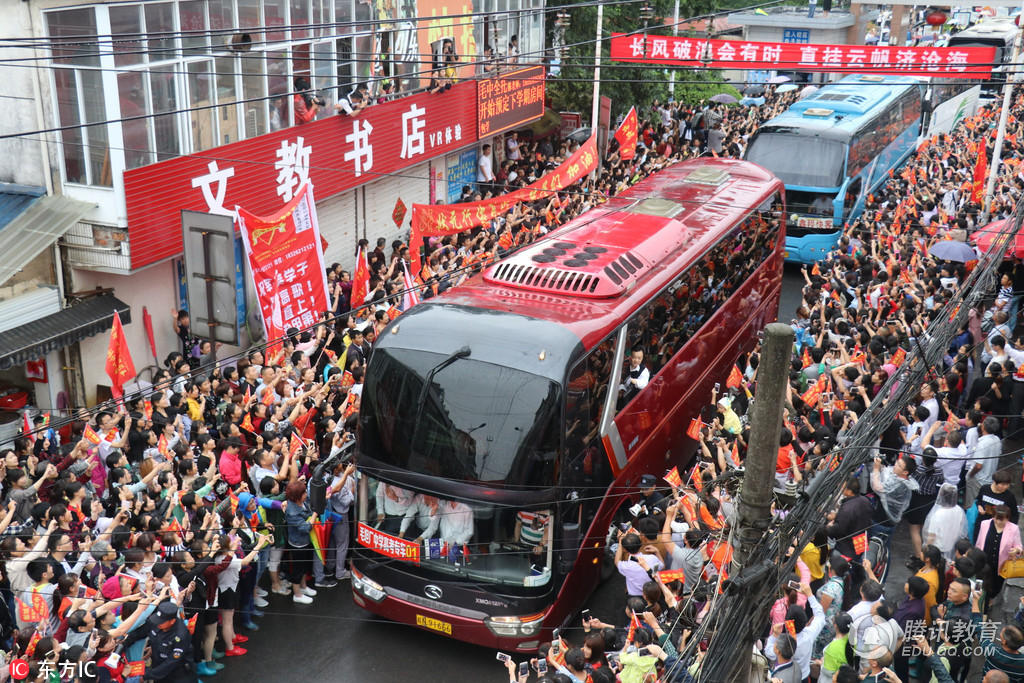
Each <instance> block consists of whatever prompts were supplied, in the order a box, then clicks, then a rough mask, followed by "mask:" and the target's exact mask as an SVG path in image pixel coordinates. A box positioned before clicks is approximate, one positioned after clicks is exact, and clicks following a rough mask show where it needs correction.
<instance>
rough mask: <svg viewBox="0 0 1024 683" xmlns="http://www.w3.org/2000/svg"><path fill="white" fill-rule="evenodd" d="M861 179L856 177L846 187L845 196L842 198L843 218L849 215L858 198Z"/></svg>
mask: <svg viewBox="0 0 1024 683" xmlns="http://www.w3.org/2000/svg"><path fill="white" fill-rule="evenodd" d="M861 187H863V185H862V181H861V179H860V178H857V179H856V180H854V181H853V182H852V183H850V184H849V185H848V186H847V187H846V197H845V198H844V199H843V218H846V217H847V216H849V215H850V211H852V210H853V207H854V205H855V204H856V203H857V200H858V199H860V194H861Z"/></svg>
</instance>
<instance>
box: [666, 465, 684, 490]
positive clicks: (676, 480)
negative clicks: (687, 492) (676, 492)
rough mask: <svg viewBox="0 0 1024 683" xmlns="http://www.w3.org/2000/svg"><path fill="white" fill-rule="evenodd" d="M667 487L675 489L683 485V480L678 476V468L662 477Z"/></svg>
mask: <svg viewBox="0 0 1024 683" xmlns="http://www.w3.org/2000/svg"><path fill="white" fill-rule="evenodd" d="M664 479H665V481H667V482H668V485H669V486H671V487H672V488H674V489H676V488H679V487H680V486H682V485H683V478H682V477H680V476H679V468H678V467H673V468H672V469H671V470H670V471H669V473H668V474H666V475H665V477H664Z"/></svg>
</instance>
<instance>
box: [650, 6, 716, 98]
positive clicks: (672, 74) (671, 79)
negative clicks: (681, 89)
mask: <svg viewBox="0 0 1024 683" xmlns="http://www.w3.org/2000/svg"><path fill="white" fill-rule="evenodd" d="M707 20H708V21H714V18H713V17H708V19H707ZM672 35H674V36H678V35H679V0H676V3H675V7H674V8H673V10H672ZM645 47H646V45H645ZM668 88H669V90H668V91H669V94H671V95H672V100H673V101H674V100H675V99H676V70H675V67H670V71H669V72H668Z"/></svg>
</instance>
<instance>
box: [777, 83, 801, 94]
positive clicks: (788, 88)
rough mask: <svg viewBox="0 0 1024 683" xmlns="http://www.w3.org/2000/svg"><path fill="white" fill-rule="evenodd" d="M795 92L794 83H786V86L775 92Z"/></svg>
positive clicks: (781, 86)
mask: <svg viewBox="0 0 1024 683" xmlns="http://www.w3.org/2000/svg"><path fill="white" fill-rule="evenodd" d="M793 90H796V86H795V85H793V84H792V83H786V84H785V85H780V86H779V87H778V89H777V90H776V91H775V92H792V91H793Z"/></svg>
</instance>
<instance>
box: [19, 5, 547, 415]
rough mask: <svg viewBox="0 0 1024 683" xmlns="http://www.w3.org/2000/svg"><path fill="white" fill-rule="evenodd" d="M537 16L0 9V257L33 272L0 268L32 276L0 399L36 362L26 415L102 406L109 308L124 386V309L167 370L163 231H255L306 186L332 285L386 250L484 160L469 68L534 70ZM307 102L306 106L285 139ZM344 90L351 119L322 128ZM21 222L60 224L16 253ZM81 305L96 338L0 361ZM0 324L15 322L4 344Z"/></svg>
mask: <svg viewBox="0 0 1024 683" xmlns="http://www.w3.org/2000/svg"><path fill="white" fill-rule="evenodd" d="M543 15H544V12H543V0H451V1H450V2H445V1H444V0H403V1H402V2H400V3H396V2H391V1H390V0H369V2H367V1H364V0H152V1H147V2H109V3H83V2H68V1H67V0H64V1H63V2H62V1H61V0H27V1H25V2H16V3H15V2H8V3H3V7H0V17H2V18H4V19H5V20H4V21H3V22H2V26H3V27H4V29H3V31H2V32H3V33H5V34H6V35H5V36H4V37H5V38H9V39H11V40H9V41H4V43H3V45H4V47H3V51H2V56H0V58H2V60H3V62H4V64H3V66H4V70H3V72H0V73H2V74H3V76H4V78H2V79H0V97H2V100H3V106H4V110H5V113H6V115H5V117H4V118H5V121H4V123H3V124H0V126H2V128H0V181H6V182H8V183H13V184H17V185H18V187H9V188H7V189H8V192H7V193H6V194H5V193H4V188H3V187H2V186H0V224H2V223H3V220H4V217H5V216H4V209H5V207H4V205H3V198H4V197H10V198H11V199H10V201H9V206H10V208H9V209H8V213H9V214H10V215H11V216H13V218H11V224H10V225H8V227H6V228H3V229H0V248H2V249H3V250H4V252H5V253H6V254H8V258H11V255H12V254H14V255H16V256H17V257H18V259H21V260H25V259H29V261H33V260H38V259H43V262H41V263H39V264H36V263H34V261H33V262H32V263H30V262H29V261H26V262H25V263H24V264H20V265H19V264H15V265H18V267H19V268H26V269H27V270H26V272H28V271H31V272H32V273H35V275H33V276H32V282H30V283H29V284H28V285H25V284H21V285H20V286H18V287H13V286H11V282H0V386H2V385H4V384H5V383H6V384H10V385H17V386H26V384H25V382H24V379H25V378H24V377H23V374H24V367H25V366H24V363H25V360H26V359H27V356H28V355H31V354H33V353H37V352H38V353H42V352H43V351H44V350H46V352H47V353H46V354H44V358H43V360H45V361H46V367H47V369H48V374H49V377H50V379H51V380H52V381H51V384H52V387H51V386H50V385H47V391H46V392H40V391H37V392H36V396H35V398H34V401H35V403H36V404H37V405H40V406H42V407H46V406H55V407H56V406H57V401H58V394H60V393H61V392H65V394H66V396H67V399H68V402H69V403H70V404H71V405H83V403H85V402H91V401H93V400H95V399H96V397H97V395H98V394H99V395H100V396H102V395H103V391H102V386H103V385H107V384H109V380H108V378H107V376H106V374H105V373H104V357H105V353H106V345H107V341H108V336H107V335H106V334H98V333H97V332H101V331H103V330H105V329H109V325H110V320H111V319H112V312H113V310H114V309H115V308H117V309H119V310H120V311H121V316H122V320H123V321H126V320H127V319H130V320H131V324H129V325H127V326H126V328H125V330H126V336H127V338H128V341H129V345H130V349H131V351H132V355H133V358H134V360H135V365H136V368H137V369H140V370H141V369H142V368H143V367H145V366H147V365H150V364H154V363H156V362H158V359H155V358H154V353H153V350H152V349H151V347H150V344H149V342H148V340H147V335H146V333H145V328H144V325H143V324H141V323H142V321H143V317H144V311H143V309H144V308H145V309H146V311H145V312H148V314H149V316H150V317H151V319H152V327H153V330H154V333H155V334H154V339H155V341H156V349H155V350H156V352H157V354H158V355H159V360H162V359H163V356H165V355H166V354H167V353H168V352H170V351H172V350H175V349H177V348H178V343H177V341H176V338H175V336H174V333H173V327H172V313H171V312H172V310H174V309H177V308H179V307H180V306H182V305H183V303H184V302H183V298H182V297H183V295H182V289H181V287H180V283H181V280H182V273H181V272H180V271H181V256H182V221H181V212H182V211H183V210H187V211H200V212H207V213H213V214H218V213H220V214H226V215H230V214H231V213H232V212H233V210H234V208H235V206H238V205H240V206H244V207H245V208H247V209H250V210H252V211H255V212H257V213H260V214H273V213H274V212H275V210H276V209H279V208H280V207H281V206H282V205H283V204H284V203H285V202H286V201H287V200H288V199H290V198H291V196H292V193H293V192H294V191H295V190H296V189H297V188H298V185H299V183H301V182H302V181H303V180H305V179H307V178H308V179H310V180H311V181H312V182H313V183H314V192H315V195H316V198H317V208H318V214H319V222H320V226H321V231H322V234H323V237H324V238H325V240H326V243H327V246H326V250H325V259H326V261H327V262H328V263H331V262H341V263H343V264H351V263H352V261H353V260H354V251H355V245H356V242H357V241H358V240H359V239H360V238H364V237H365V238H368V239H371V240H373V239H374V238H376V237H385V238H387V239H388V242H389V243H390V241H391V240H392V239H405V238H406V237H407V234H408V225H409V209H410V208H411V206H412V205H413V204H414V203H427V202H433V201H448V200H450V199H452V198H454V197H457V196H458V195H459V193H460V192H461V189H462V185H463V184H464V183H466V182H472V181H473V180H474V179H475V168H476V155H477V150H478V148H479V147H480V145H481V144H482V142H483V141H484V140H488V139H490V138H491V135H490V134H487V135H480V134H479V133H478V131H479V128H478V122H479V121H478V107H477V105H478V94H477V89H476V81H475V79H476V78H477V77H479V76H481V75H482V74H483V67H482V65H483V63H484V51H485V48H487V47H493V48H494V49H495V52H496V53H497V55H496V57H495V59H496V60H497V61H498V62H499V63H500V62H502V61H503V60H504V61H506V62H508V61H509V60H508V58H507V57H503V55H506V54H507V53H508V52H509V49H510V41H511V40H512V38H513V37H516V38H517V41H518V46H517V49H518V53H519V57H518V60H519V62H520V63H526V62H540V61H541V60H542V58H543V51H544V44H543V41H544V30H543V29H544V17H543ZM8 45H14V46H15V47H8ZM446 50H447V51H448V52H452V53H454V54H455V55H456V60H457V61H456V62H454V64H452V63H451V62H447V61H445V57H444V56H443V53H445V51H446ZM442 62H443V63H444V64H446V65H448V66H451V67H452V68H453V69H454V75H455V81H456V82H455V84H454V85H453V87H451V88H450V89H449V90H447V91H443V92H440V93H429V92H425V90H424V89H425V88H426V86H428V85H429V83H430V81H431V78H443V77H445V76H448V75H451V73H450V72H448V73H446V72H445V70H444V69H443V68H437V65H438V64H440V63H442ZM502 68H504V69H506V70H507V69H508V68H512V67H511V65H510V64H509V65H508V66H504V67H502ZM306 83H308V88H309V89H310V90H311V91H315V93H316V95H317V96H319V97H322V98H323V101H324V103H325V106H323V107H320V108H319V110H318V111H317V112H316V113H315V114H314V115H313V116H312V117H311V119H312V120H309V121H308V122H304V123H303V122H300V121H299V119H301V118H303V111H302V110H303V108H304V105H305V102H306V99H304V98H303V96H302V95H300V94H297V92H298V90H303V89H305V88H306V87H307V86H306ZM358 84H367V85H368V86H369V89H370V93H371V97H370V99H371V101H372V102H373V104H372V106H369V107H367V108H366V109H364V110H362V111H357V112H356V113H355V114H353V115H346V114H341V115H338V114H337V113H336V112H335V107H334V104H335V103H337V102H339V101H341V100H346V98H348V96H349V94H350V92H352V91H353V89H354V88H355V87H356V86H357V85H358ZM385 84H388V85H390V93H391V94H390V95H388V94H387V93H386V92H385ZM378 100H380V102H378ZM385 100H386V101H385ZM297 107H298V111H296V108H297ZM480 115H481V116H483V115H484V112H482V110H481V112H480ZM15 135H17V137H2V136H15ZM498 146H499V147H500V145H498ZM19 197H20V198H21V201H20V203H19V199H18V198H19ZM40 202H43V203H46V204H47V205H48V206H47V207H44V208H45V209H46V211H47V213H45V217H49V216H51V214H52V215H59V216H60V217H61V221H60V224H59V225H51V226H50V227H49V228H48V230H49V234H50V237H49V240H48V242H47V240H45V239H44V240H43V241H44V242H47V243H46V244H45V245H44V246H43V247H42V248H41V249H40V250H38V251H36V250H35V249H32V250H24V249H22V248H21V247H20V245H19V244H18V242H19V240H20V238H19V240H16V239H14V237H15V234H14V231H12V230H11V227H12V226H13V227H15V228H17V227H18V225H17V224H20V223H23V222H25V216H26V214H27V213H28V211H31V210H32V209H31V208H29V209H27V210H26V212H25V213H18V207H19V206H21V204H26V205H29V206H36V207H37V209H36V210H37V211H38V210H40V209H39V206H38V205H39V203H40ZM36 222H38V217H37V221H36ZM54 245H57V246H54ZM29 251H35V253H33V254H29V253H28V252H29ZM28 266H32V267H31V268H27V267H28ZM239 267H240V268H242V265H241V259H239ZM0 272H2V273H3V275H7V272H6V271H0ZM25 278H27V276H23V279H25ZM26 281H27V280H26ZM14 284H15V285H17V284H18V282H17V281H16V280H15V282H14ZM26 288H27V289H26ZM40 289H42V290H45V292H44V293H42V294H41V293H40V292H38V291H36V290H40ZM97 289H98V291H99V292H100V294H99V295H98V296H93V297H91V298H89V299H86V298H85V294H84V293H92V292H95V291H97ZM28 290H31V291H28ZM73 294H74V295H75V296H72V295H73ZM32 297H35V298H32ZM250 297H251V295H250V296H245V295H242V296H240V297H239V301H238V302H237V303H238V308H239V311H238V314H239V319H240V320H245V319H246V317H247V313H248V312H249V311H250V310H251V311H256V310H257V308H258V307H257V306H255V305H254V303H253V302H252V301H251V300H250ZM43 299H46V305H45V306H44V305H43V304H42V303H38V302H37V300H38V301H39V302H41V301H42V300H43ZM79 300H81V303H77V304H76V305H74V306H72V305H70V304H72V303H74V302H78V301H79ZM11 302H14V303H11ZM19 302H20V303H19ZM97 302H98V303H97ZM86 304H88V305H89V306H90V308H89V313H90V315H91V316H92V317H94V318H96V319H95V320H92V319H90V320H87V321H84V327H82V333H81V334H76V335H71V336H66V338H64V339H62V340H60V341H58V342H53V341H52V340H51V342H50V343H49V345H47V346H39V345H38V344H37V346H32V344H31V343H30V342H32V341H33V340H32V339H29V340H27V341H26V340H20V341H16V340H9V339H7V338H8V337H11V335H12V334H13V333H14V332H15V331H17V329H18V328H19V327H23V326H24V325H25V323H26V322H27V319H28V318H33V316H34V315H35V314H36V313H39V314H40V316H39V317H45V316H46V315H52V314H55V313H65V316H66V315H67V313H66V312H65V311H63V310H61V309H65V308H67V309H69V310H75V308H76V307H81V306H83V305H86ZM5 305H6V308H5ZM7 309H20V312H21V313H22V315H21V316H20V317H18V316H14V317H11V318H10V320H12V321H14V322H16V323H17V325H8V324H6V322H5V321H7V318H5V310H7ZM79 317H81V316H79ZM250 317H251V316H250ZM33 319H34V318H33ZM59 322H60V321H54V322H53V323H52V324H51V326H54V325H57V324H59ZM90 325H91V326H90ZM12 328H13V329H12ZM5 329H6V330H7V332H4V331H3V330H5ZM87 332H91V333H92V334H93V336H91V337H90V336H87V334H86V333H87ZM44 333H45V330H43V331H40V333H39V334H44ZM37 336H38V335H37ZM71 337H75V338H73V339H72V338H71ZM35 341H36V342H38V343H39V344H41V343H42V341H44V340H38V339H37V340H35ZM64 341H66V342H67V344H64V345H63V346H60V344H62V343H63V342H64ZM242 343H243V344H244V343H247V339H246V338H245V337H243V339H242ZM17 344H21V345H22V347H24V346H25V344H28V348H27V349H26V348H19V349H14V348H13V347H14V346H16V345H17ZM51 347H55V348H51ZM58 347H59V348H58ZM229 350H230V349H226V350H225V351H226V352H227V351H229ZM15 351H17V352H18V353H15ZM33 360H34V359H33ZM3 368H7V370H4V369H3ZM4 373H8V374H7V375H5V374H4ZM98 387H100V389H99V390H98ZM41 394H45V398H44V396H43V395H41Z"/></svg>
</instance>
